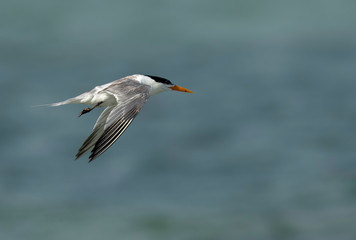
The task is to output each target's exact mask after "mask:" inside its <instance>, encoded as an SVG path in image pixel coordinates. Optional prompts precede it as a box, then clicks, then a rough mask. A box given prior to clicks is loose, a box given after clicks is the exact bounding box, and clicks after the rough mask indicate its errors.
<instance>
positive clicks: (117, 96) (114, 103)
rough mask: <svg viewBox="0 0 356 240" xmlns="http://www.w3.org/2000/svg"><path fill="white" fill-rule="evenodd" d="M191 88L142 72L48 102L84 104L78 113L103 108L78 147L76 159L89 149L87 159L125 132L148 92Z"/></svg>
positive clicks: (58, 104)
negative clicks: (60, 100) (89, 152)
mask: <svg viewBox="0 0 356 240" xmlns="http://www.w3.org/2000/svg"><path fill="white" fill-rule="evenodd" d="M170 90H175V91H180V92H187V93H193V92H192V91H190V90H188V89H186V88H183V87H180V86H178V85H175V84H173V83H172V82H171V81H170V80H168V79H166V78H163V77H158V76H152V75H144V74H134V75H130V76H126V77H123V78H121V79H117V80H115V81H112V82H110V83H107V84H103V85H100V86H96V87H94V88H93V89H92V90H90V91H87V92H84V93H82V94H80V95H78V96H76V97H73V98H69V99H67V100H65V101H62V102H57V103H51V104H48V106H52V107H56V106H61V105H65V104H72V103H77V104H87V105H90V106H91V107H88V108H84V109H83V110H82V111H81V112H80V114H79V116H78V117H80V116H82V115H84V114H87V113H89V112H90V111H92V110H93V109H95V108H97V107H103V108H105V109H104V111H103V112H102V113H101V115H100V116H99V118H98V119H97V121H96V123H95V125H94V128H93V132H92V133H91V134H90V136H89V137H88V138H87V139H86V140H85V141H84V143H83V144H82V146H81V147H80V148H79V150H78V152H77V154H76V155H75V159H78V158H80V157H81V156H82V155H84V154H85V153H86V152H88V151H89V150H91V155H90V156H89V162H91V161H93V160H94V159H96V158H97V157H99V156H100V155H101V154H103V153H104V152H105V151H106V150H107V149H108V148H109V147H111V145H112V144H113V143H114V142H115V141H116V140H117V139H118V138H119V137H120V136H121V135H122V134H123V133H124V131H125V130H126V129H127V128H128V126H129V125H130V124H131V122H132V121H133V120H134V118H135V117H136V116H137V114H138V113H139V112H140V110H141V108H142V107H143V105H144V104H145V103H146V101H147V99H148V98H149V97H150V96H153V95H156V94H159V93H162V92H165V91H170Z"/></svg>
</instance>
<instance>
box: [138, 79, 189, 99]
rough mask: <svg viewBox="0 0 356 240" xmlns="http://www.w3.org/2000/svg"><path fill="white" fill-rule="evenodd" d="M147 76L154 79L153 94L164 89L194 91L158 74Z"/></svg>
mask: <svg viewBox="0 0 356 240" xmlns="http://www.w3.org/2000/svg"><path fill="white" fill-rule="evenodd" d="M145 76H146V77H147V78H150V79H151V80H152V84H151V86H152V92H151V95H155V94H158V93H160V92H164V91H169V90H174V91H180V92H187V93H193V92H192V91H190V90H188V89H186V88H184V87H180V86H178V85H175V84H173V83H172V82H171V81H169V80H168V79H165V78H162V77H157V76H152V75H145Z"/></svg>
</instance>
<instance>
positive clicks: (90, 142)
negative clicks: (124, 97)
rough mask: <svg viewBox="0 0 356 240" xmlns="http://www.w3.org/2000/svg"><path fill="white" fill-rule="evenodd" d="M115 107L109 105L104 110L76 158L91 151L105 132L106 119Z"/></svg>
mask: <svg viewBox="0 0 356 240" xmlns="http://www.w3.org/2000/svg"><path fill="white" fill-rule="evenodd" d="M113 108H114V107H107V108H105V110H104V111H103V112H102V114H101V115H100V117H99V118H98V120H97V121H96V123H95V126H94V129H93V132H92V134H90V136H89V137H88V138H87V139H86V140H85V142H84V143H83V144H82V146H81V147H80V148H79V150H78V153H77V154H76V155H75V157H76V159H78V158H80V157H81V156H82V155H83V154H84V153H86V152H87V151H89V150H90V149H91V148H92V147H93V146H94V145H95V143H96V142H97V141H98V139H99V138H100V137H101V135H102V134H103V133H104V128H105V124H106V120H107V118H108V116H109V114H110V112H111V111H112V109H113Z"/></svg>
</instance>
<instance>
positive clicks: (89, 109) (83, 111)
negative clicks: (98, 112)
mask: <svg viewBox="0 0 356 240" xmlns="http://www.w3.org/2000/svg"><path fill="white" fill-rule="evenodd" d="M102 103H103V102H98V103H97V104H96V105H95V106H94V107H91V108H84V109H83V110H82V112H81V113H80V114H79V116H78V117H80V116H82V115H83V114H86V113H88V112H90V111H91V110H93V109H94V108H96V107H99V106H100V105H101V104H102Z"/></svg>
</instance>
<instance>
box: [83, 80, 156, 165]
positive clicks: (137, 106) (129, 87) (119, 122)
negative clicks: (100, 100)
mask: <svg viewBox="0 0 356 240" xmlns="http://www.w3.org/2000/svg"><path fill="white" fill-rule="evenodd" d="M104 91H106V92H107V93H109V94H112V95H113V96H114V97H115V98H116V100H117V102H118V104H117V106H115V107H114V108H113V109H112V110H111V111H110V113H109V115H108V117H107V118H106V123H105V125H104V128H103V133H102V134H101V136H100V138H98V140H97V141H96V142H95V145H94V148H93V149H92V151H91V155H90V156H89V159H90V160H89V162H90V161H93V160H94V159H95V158H97V157H98V156H100V155H101V154H102V153H103V152H105V151H106V150H107V149H108V148H109V147H110V146H111V145H112V144H113V143H114V142H115V141H116V140H117V139H118V138H119V137H120V136H121V135H122V134H123V132H124V131H125V130H126V129H127V127H128V126H129V125H130V124H131V122H132V121H133V120H134V118H135V117H136V116H137V114H138V113H139V112H140V110H141V108H142V107H143V105H144V104H145V102H146V101H147V99H148V97H149V96H150V92H151V87H150V86H147V85H142V84H140V83H137V82H132V81H121V82H118V83H114V84H112V85H110V86H109V87H108V88H106V89H104ZM94 131H95V129H94Z"/></svg>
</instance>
